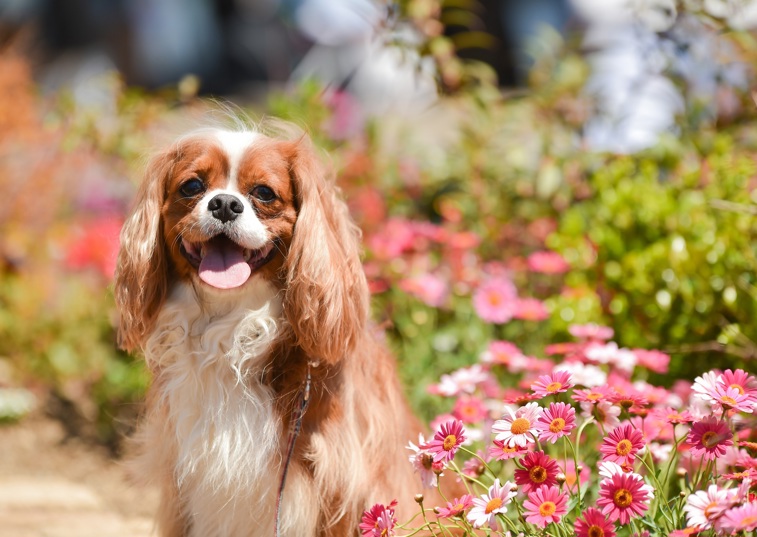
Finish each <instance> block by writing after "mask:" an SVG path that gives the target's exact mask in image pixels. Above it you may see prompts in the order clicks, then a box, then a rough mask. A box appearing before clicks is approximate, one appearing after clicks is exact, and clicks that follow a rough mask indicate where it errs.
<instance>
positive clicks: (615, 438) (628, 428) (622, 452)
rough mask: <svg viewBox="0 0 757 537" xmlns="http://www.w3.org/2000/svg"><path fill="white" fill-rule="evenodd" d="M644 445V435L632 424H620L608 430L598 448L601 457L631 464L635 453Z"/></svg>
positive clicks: (621, 463)
mask: <svg viewBox="0 0 757 537" xmlns="http://www.w3.org/2000/svg"><path fill="white" fill-rule="evenodd" d="M642 447H644V435H643V434H641V432H640V431H637V430H636V429H634V427H633V425H631V424H626V425H620V426H618V427H616V428H615V429H613V430H612V431H610V434H608V435H607V436H606V437H605V438H604V440H603V441H602V445H601V446H600V448H599V451H600V452H601V453H602V459H603V460H605V461H613V462H617V463H618V464H620V465H623V464H627V465H632V464H633V462H634V457H635V456H636V453H637V452H638V451H639V450H640V449H641V448H642Z"/></svg>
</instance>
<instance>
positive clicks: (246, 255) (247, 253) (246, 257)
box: [242, 248, 252, 261]
mask: <svg viewBox="0 0 757 537" xmlns="http://www.w3.org/2000/svg"><path fill="white" fill-rule="evenodd" d="M242 257H244V260H245V261H249V260H250V258H251V257H252V250H249V249H247V248H245V249H244V251H243V252H242Z"/></svg>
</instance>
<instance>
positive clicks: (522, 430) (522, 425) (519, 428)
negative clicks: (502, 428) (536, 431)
mask: <svg viewBox="0 0 757 537" xmlns="http://www.w3.org/2000/svg"><path fill="white" fill-rule="evenodd" d="M529 427H531V422H530V421H528V420H527V419H526V418H518V419H515V420H513V422H512V424H511V425H510V432H511V433H513V434H526V433H527V432H528V428H529Z"/></svg>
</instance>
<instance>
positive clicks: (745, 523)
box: [739, 515, 757, 528]
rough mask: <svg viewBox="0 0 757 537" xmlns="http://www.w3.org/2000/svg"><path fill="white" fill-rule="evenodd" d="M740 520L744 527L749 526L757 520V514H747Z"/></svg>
mask: <svg viewBox="0 0 757 537" xmlns="http://www.w3.org/2000/svg"><path fill="white" fill-rule="evenodd" d="M739 522H740V524H741V527H742V528H746V527H747V526H751V525H752V524H754V523H755V522H757V516H754V515H752V516H745V517H744V518H742V519H741V520H740V521H739Z"/></svg>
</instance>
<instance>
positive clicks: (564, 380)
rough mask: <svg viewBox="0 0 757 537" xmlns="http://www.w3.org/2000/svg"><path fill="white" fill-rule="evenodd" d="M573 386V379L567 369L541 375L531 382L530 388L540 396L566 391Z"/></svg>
mask: <svg viewBox="0 0 757 537" xmlns="http://www.w3.org/2000/svg"><path fill="white" fill-rule="evenodd" d="M572 387H573V380H572V379H571V377H570V373H568V372H567V371H555V372H553V373H552V374H551V375H542V376H540V377H539V379H538V380H537V381H536V382H534V383H533V384H531V389H532V390H533V391H534V393H535V394H536V395H538V396H540V397H546V396H547V395H553V394H555V393H561V392H567V391H568V390H569V389H570V388H572Z"/></svg>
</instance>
